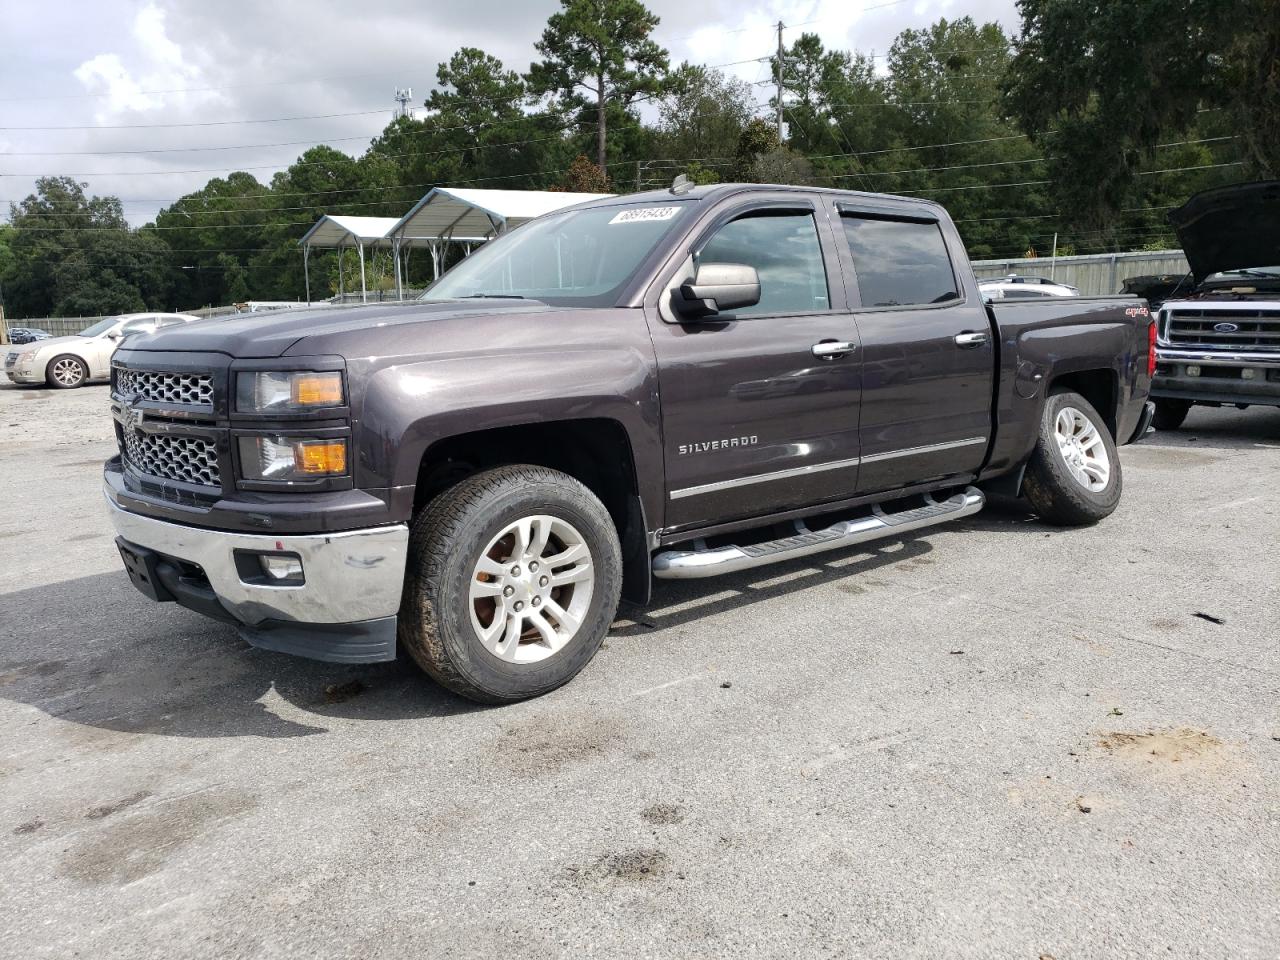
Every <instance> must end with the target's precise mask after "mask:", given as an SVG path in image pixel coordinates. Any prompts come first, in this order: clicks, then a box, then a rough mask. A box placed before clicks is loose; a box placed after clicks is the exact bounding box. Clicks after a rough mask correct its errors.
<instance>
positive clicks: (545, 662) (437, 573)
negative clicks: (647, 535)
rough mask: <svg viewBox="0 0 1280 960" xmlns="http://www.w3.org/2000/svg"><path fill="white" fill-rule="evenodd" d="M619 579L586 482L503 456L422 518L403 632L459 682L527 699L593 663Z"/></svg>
mask: <svg viewBox="0 0 1280 960" xmlns="http://www.w3.org/2000/svg"><path fill="white" fill-rule="evenodd" d="M621 589H622V551H621V548H620V546H619V543H618V533H617V530H616V528H615V527H614V524H613V520H612V519H611V518H610V516H609V512H608V510H606V509H605V507H604V505H603V504H602V503H601V502H600V501H599V499H597V498H596V496H595V495H594V494H593V493H592V492H591V491H590V490H588V489H587V488H586V487H585V486H583V485H582V484H581V483H579V482H578V481H577V480H575V479H573V478H572V477H570V476H568V475H566V474H563V473H560V472H559V471H556V470H550V469H547V468H546V467H535V466H527V465H515V466H506V467H498V468H496V469H493V470H486V471H484V472H483V473H478V474H475V475H474V476H471V477H468V478H467V479H465V480H463V481H462V482H460V483H458V484H457V485H455V486H453V487H451V488H449V489H448V490H446V491H444V492H443V493H441V494H440V495H438V496H437V497H436V498H435V499H434V500H432V501H431V503H430V504H428V505H427V507H426V508H424V509H423V511H422V512H421V513H420V514H419V515H418V517H417V519H416V520H415V521H414V523H413V529H412V531H411V534H410V540H409V564H408V572H407V576H406V582H405V590H404V597H403V599H402V601H401V606H400V619H399V639H400V642H401V643H402V644H403V645H404V646H405V648H406V649H407V650H408V651H409V654H410V655H411V656H412V657H413V659H414V660H415V661H416V662H417V663H418V665H419V666H420V667H422V668H423V669H424V670H425V671H426V672H427V673H428V674H430V675H431V676H432V677H433V678H434V679H435V680H436V681H438V682H439V683H441V684H442V685H443V686H445V687H448V688H449V689H450V690H453V691H454V692H455V693H460V694H462V695H463V696H464V697H468V698H470V699H472V700H477V701H480V702H482V703H509V702H511V701H515V700H524V699H527V698H529V697H536V696H539V695H541V694H544V693H547V692H549V691H551V690H554V689H555V688H556V687H559V686H561V685H563V684H565V683H568V682H569V681H570V680H571V679H573V677H574V676H575V675H577V673H578V672H579V671H580V670H582V668H583V667H585V666H586V665H587V663H589V662H590V660H591V658H592V657H593V656H595V654H596V651H597V650H599V649H600V644H601V643H602V642H603V641H604V637H605V634H606V633H607V632H608V629H609V624H610V623H612V622H613V618H614V614H615V613H616V612H617V609H618V598H619V594H620V593H621Z"/></svg>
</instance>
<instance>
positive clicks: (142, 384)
mask: <svg viewBox="0 0 1280 960" xmlns="http://www.w3.org/2000/svg"><path fill="white" fill-rule="evenodd" d="M114 373H115V392H116V394H117V395H119V396H120V397H121V398H123V399H125V400H131V399H132V398H134V397H135V396H136V397H137V398H138V399H139V400H147V401H150V402H152V403H182V404H186V405H187V406H192V407H210V408H212V407H213V378H212V377H211V376H209V375H208V374H207V373H161V372H159V371H155V370H129V369H126V368H125V367H122V366H119V365H118V364H117V365H116V366H115V369H114Z"/></svg>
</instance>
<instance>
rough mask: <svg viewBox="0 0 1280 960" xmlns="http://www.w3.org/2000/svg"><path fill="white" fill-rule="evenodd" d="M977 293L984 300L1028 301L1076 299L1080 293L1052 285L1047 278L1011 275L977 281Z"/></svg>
mask: <svg viewBox="0 0 1280 960" xmlns="http://www.w3.org/2000/svg"><path fill="white" fill-rule="evenodd" d="M978 292H979V293H981V294H982V296H983V298H984V299H986V300H1013V299H1022V300H1030V299H1034V298H1036V297H1078V296H1080V291H1079V290H1077V289H1076V288H1075V287H1073V286H1071V285H1069V284H1066V283H1054V282H1053V281H1052V280H1050V279H1048V278H1047V277H1026V276H1020V275H1018V274H1016V273H1011V274H1009V276H1007V277H993V278H991V279H988V280H979V281H978Z"/></svg>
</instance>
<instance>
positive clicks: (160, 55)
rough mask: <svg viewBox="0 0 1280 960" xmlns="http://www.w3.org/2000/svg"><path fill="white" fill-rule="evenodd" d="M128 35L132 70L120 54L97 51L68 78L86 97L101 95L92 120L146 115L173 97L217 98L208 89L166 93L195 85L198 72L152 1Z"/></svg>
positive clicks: (135, 20) (142, 10)
mask: <svg viewBox="0 0 1280 960" xmlns="http://www.w3.org/2000/svg"><path fill="white" fill-rule="evenodd" d="M131 37H132V40H133V45H134V47H135V50H134V56H133V57H132V58H131V59H132V62H133V66H132V68H131V67H130V66H126V64H125V58H124V57H123V56H121V54H119V53H99V54H97V55H96V56H94V57H91V58H89V59H88V60H86V61H84V62H83V63H81V64H80V66H78V67H76V69H75V70H74V71H73V73H72V75H73V76H74V77H75V78H76V79H77V80H79V81H80V83H81V84H83V85H84V88H85V90H87V91H88V92H89V93H92V94H95V95H100V96H101V100H100V101H99V104H98V108H97V110H96V111H95V116H96V118H97V119H98V120H99V121H102V120H103V119H104V118H106V117H113V116H117V115H119V114H121V113H128V112H139V113H142V112H150V111H157V110H161V109H164V108H166V107H171V106H173V105H174V102H175V99H176V100H178V101H179V102H180V101H182V100H185V99H188V98H193V97H194V98H195V99H196V100H197V101H207V100H212V99H216V97H215V96H213V92H212V91H195V92H192V93H183V94H176V95H175V94H173V93H170V92H168V91H174V90H183V89H186V88H190V87H193V86H199V84H200V82H201V79H202V71H201V70H200V67H199V66H198V65H197V64H196V63H195V62H194V60H193V58H192V57H191V56H189V55H187V54H185V53H184V51H183V48H182V47H181V46H180V45H179V44H177V43H175V42H174V41H173V40H172V39H170V37H169V34H168V32H167V30H166V27H165V11H163V10H161V9H160V8H159V7H158V6H156V4H155V3H154V2H148V3H147V4H146V5H144V6H143V7H142V8H141V9H139V10H138V12H137V14H136V16H135V17H134V20H133V28H132V30H131Z"/></svg>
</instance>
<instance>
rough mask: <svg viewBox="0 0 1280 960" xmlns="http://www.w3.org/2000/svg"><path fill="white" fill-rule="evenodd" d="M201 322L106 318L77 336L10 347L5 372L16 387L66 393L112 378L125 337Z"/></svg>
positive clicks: (173, 316) (154, 316)
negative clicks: (25, 385)
mask: <svg viewBox="0 0 1280 960" xmlns="http://www.w3.org/2000/svg"><path fill="white" fill-rule="evenodd" d="M199 319H200V317H197V316H194V315H193V314H190V313H126V314H122V315H120V316H118V317H105V318H103V319H102V320H99V321H98V322H97V323H95V324H94V325H93V326H92V327H90V328H89V329H88V330H85V331H83V332H82V333H78V334H76V335H75V336H71V337H51V338H49V339H48V340H37V341H35V342H34V343H24V344H21V345H18V346H11V347H10V348H9V350H8V352H7V353H6V354H5V357H4V372H5V373H6V374H7V375H8V377H9V379H10V380H12V381H13V382H14V383H47V384H48V385H49V386H51V387H57V388H59V389H63V390H65V389H69V388H71V387H79V386H83V385H84V384H86V383H88V382H90V381H91V380H106V379H108V378H109V377H110V376H111V355H112V354H113V353H115V351H116V347H118V346H119V345H120V342H121V341H122V340H123V339H124V338H125V337H127V336H129V335H131V334H135V333H151V332H153V331H155V330H158V329H160V328H161V327H168V326H172V325H173V324H176V323H191V322H192V321H194V320H199Z"/></svg>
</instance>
